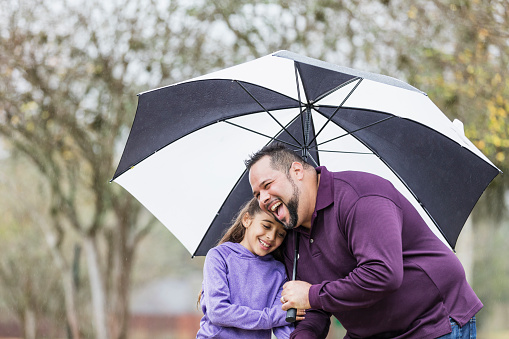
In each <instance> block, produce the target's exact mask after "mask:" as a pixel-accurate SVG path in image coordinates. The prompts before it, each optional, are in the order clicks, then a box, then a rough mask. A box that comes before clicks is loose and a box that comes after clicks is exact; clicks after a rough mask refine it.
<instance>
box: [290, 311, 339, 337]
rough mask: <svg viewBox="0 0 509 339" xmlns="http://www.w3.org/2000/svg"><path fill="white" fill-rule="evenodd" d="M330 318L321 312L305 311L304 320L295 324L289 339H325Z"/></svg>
mask: <svg viewBox="0 0 509 339" xmlns="http://www.w3.org/2000/svg"><path fill="white" fill-rule="evenodd" d="M330 316H331V315H330V314H329V313H327V312H325V311H322V310H307V311H306V319H304V320H302V321H299V322H297V324H296V326H295V330H294V331H293V332H292V334H291V336H290V338H292V339H293V338H295V339H325V338H326V337H327V334H328V333H329V327H330Z"/></svg>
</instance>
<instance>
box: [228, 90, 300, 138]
mask: <svg viewBox="0 0 509 339" xmlns="http://www.w3.org/2000/svg"><path fill="white" fill-rule="evenodd" d="M234 81H235V82H236V83H237V84H238V85H239V86H240V87H242V89H243V90H244V91H245V92H246V93H247V94H248V95H249V96H250V97H251V98H252V99H253V100H254V101H256V103H257V104H258V105H260V107H261V108H262V109H263V110H264V111H265V113H267V114H268V115H269V116H270V117H271V118H272V119H273V120H274V121H275V122H276V123H277V124H278V125H279V126H280V127H281V128H282V129H283V130H284V131H285V132H286V133H288V135H289V136H291V137H292V139H293V140H295V142H296V143H297V144H300V142H299V140H297V139H296V138H295V137H294V136H293V135H292V134H291V133H290V132H288V130H287V129H286V127H285V126H283V125H282V124H281V123H280V122H279V120H277V119H276V118H275V117H274V116H273V115H272V113H270V112H269V111H268V110H267V109H266V108H265V107H264V106H263V105H262V103H261V102H260V101H258V99H256V98H255V97H254V95H253V94H251V92H249V90H248V89H247V88H246V87H244V85H242V84H241V83H240V81H238V80H234ZM299 105H300V103H299Z"/></svg>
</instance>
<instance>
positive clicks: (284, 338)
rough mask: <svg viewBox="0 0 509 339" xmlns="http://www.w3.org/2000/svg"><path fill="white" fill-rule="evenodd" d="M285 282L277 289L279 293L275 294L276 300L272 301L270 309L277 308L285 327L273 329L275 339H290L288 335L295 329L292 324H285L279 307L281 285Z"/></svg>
mask: <svg viewBox="0 0 509 339" xmlns="http://www.w3.org/2000/svg"><path fill="white" fill-rule="evenodd" d="M285 282H286V279H285V280H284V281H283V282H282V283H281V286H280V287H279V291H278V292H277V294H276V298H275V299H274V302H273V303H272V307H276V308H279V309H280V310H281V312H282V313H283V314H284V316H285V322H284V323H285V325H284V326H280V327H275V328H274V335H275V336H276V338H277V339H288V338H290V334H291V333H292V332H293V330H294V329H295V326H294V325H293V324H291V323H287V322H286V312H285V311H283V310H282V309H281V307H282V304H281V294H282V293H283V285H284V284H285Z"/></svg>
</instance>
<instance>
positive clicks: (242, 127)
mask: <svg viewBox="0 0 509 339" xmlns="http://www.w3.org/2000/svg"><path fill="white" fill-rule="evenodd" d="M223 122H225V123H227V124H230V125H232V126H235V127H238V128H241V129H243V130H246V131H248V132H251V133H255V134H258V135H261V136H262V137H266V138H268V139H270V140H276V141H278V142H281V143H284V144H287V145H290V146H292V147H297V148H300V146H299V145H295V144H292V143H290V142H288V141H284V140H280V139H278V138H276V137H271V136H270V135H266V134H263V133H260V132H257V131H255V130H253V129H250V128H247V127H244V126H241V125H237V124H235V123H233V122H231V121H227V120H224V121H223ZM284 130H285V131H286V129H284ZM287 132H288V131H287ZM288 134H289V133H288Z"/></svg>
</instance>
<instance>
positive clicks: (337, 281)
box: [285, 167, 483, 339]
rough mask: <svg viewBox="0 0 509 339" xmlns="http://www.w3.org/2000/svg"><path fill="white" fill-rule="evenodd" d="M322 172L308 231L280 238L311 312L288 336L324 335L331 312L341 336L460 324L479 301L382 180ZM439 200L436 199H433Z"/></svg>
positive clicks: (433, 330)
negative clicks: (296, 246)
mask: <svg viewBox="0 0 509 339" xmlns="http://www.w3.org/2000/svg"><path fill="white" fill-rule="evenodd" d="M316 170H317V172H318V173H321V176H320V184H319V187H318V195H317V198H316V207H315V212H314V214H313V218H312V225H311V229H310V230H309V232H308V230H306V229H304V228H302V227H298V228H296V229H295V231H293V232H289V233H288V236H287V240H286V253H285V264H286V267H287V270H288V271H289V272H291V270H292V262H293V253H294V252H293V251H294V249H293V247H294V246H293V238H294V237H295V235H296V233H299V234H300V250H299V260H298V268H297V280H303V281H307V282H309V283H311V284H313V285H312V286H311V289H310V291H309V301H310V304H311V307H312V308H313V310H311V311H308V312H307V314H306V319H305V320H303V321H301V322H299V323H298V324H297V327H296V330H295V331H294V332H293V333H292V336H291V338H325V336H326V335H327V332H328V328H329V324H330V316H331V315H334V316H335V317H336V318H337V319H338V320H339V321H340V322H341V324H342V325H343V326H344V327H345V329H346V330H347V335H346V337H345V338H371V337H372V338H413V339H414V338H436V337H439V336H441V335H444V334H447V333H449V332H450V331H451V327H450V323H449V317H451V318H453V319H454V320H455V321H456V322H458V323H459V324H460V325H461V326H463V325H464V324H465V323H466V322H467V321H468V320H469V319H470V318H471V317H472V316H474V315H475V314H476V313H477V312H478V311H479V310H480V309H481V308H482V306H483V305H482V303H481V301H480V300H479V299H478V298H477V296H476V295H475V293H474V291H473V290H472V288H471V287H470V286H469V284H468V283H467V281H466V279H465V272H464V270H463V267H462V265H461V263H460V261H459V260H458V259H457V257H456V255H455V254H454V253H453V252H452V251H451V250H450V249H449V248H448V247H447V246H446V245H445V244H444V243H442V241H441V240H440V239H438V238H437V237H436V236H435V235H434V234H433V232H432V231H431V230H430V229H429V227H428V226H427V225H426V223H425V222H424V221H423V219H422V218H421V217H420V215H419V214H418V212H417V211H416V210H415V208H414V207H413V206H412V205H411V204H410V202H409V201H408V200H406V198H404V197H403V195H401V193H399V191H398V190H396V189H395V188H394V186H393V185H392V184H391V183H390V182H389V181H387V180H385V179H382V178H380V177H378V176H375V175H372V174H369V173H363V172H337V173H332V172H329V171H327V169H326V168H325V167H318V168H317V169H316ZM437 199H439V197H437Z"/></svg>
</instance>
